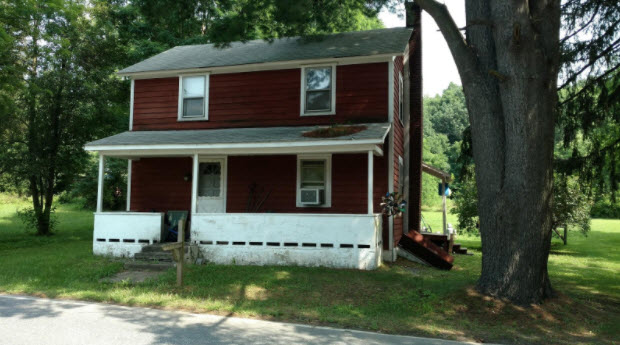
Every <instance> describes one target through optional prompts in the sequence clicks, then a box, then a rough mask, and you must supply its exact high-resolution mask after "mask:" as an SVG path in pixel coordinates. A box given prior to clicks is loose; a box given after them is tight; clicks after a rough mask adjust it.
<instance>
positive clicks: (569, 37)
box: [560, 4, 600, 45]
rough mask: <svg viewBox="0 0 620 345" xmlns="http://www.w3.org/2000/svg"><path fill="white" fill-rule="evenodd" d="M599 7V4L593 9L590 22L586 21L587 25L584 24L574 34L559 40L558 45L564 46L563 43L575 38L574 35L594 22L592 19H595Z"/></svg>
mask: <svg viewBox="0 0 620 345" xmlns="http://www.w3.org/2000/svg"><path fill="white" fill-rule="evenodd" d="M599 7H600V4H597V5H596V8H595V9H594V11H593V12H594V13H593V14H592V17H590V20H588V22H587V23H585V24H584V25H583V26H582V27H581V28H579V29H578V30H576V31H575V32H573V33H571V34H570V35H568V36H566V37H564V38H562V39H561V40H560V45H562V44H564V42H566V41H568V40H570V39H571V38H573V37H575V36H576V35H578V34H579V33H580V32H582V31H583V30H585V28H587V27H588V26H590V24H592V22H593V21H594V18H596V16H597V14H598V9H599Z"/></svg>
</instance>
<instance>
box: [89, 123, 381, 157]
mask: <svg viewBox="0 0 620 345" xmlns="http://www.w3.org/2000/svg"><path fill="white" fill-rule="evenodd" d="M391 127H392V126H391V125H389V126H387V127H386V128H385V131H384V133H383V135H382V136H381V139H364V140H320V141H307V142H306V141H282V142H267V143H217V144H155V145H144V144H143V145H87V146H85V147H84V150H86V151H98V152H106V151H121V152H122V151H136V150H146V151H168V150H185V151H188V150H189V151H191V152H195V151H200V150H221V151H222V152H225V151H234V150H254V149H256V150H259V151H262V150H265V149H285V150H286V151H290V150H287V149H290V148H293V149H310V148H316V147H327V148H332V149H347V148H351V147H361V146H363V147H365V148H366V151H368V147H374V146H375V145H381V144H383V143H384V142H385V138H386V137H387V135H388V133H389V132H390V128H391ZM369 145H370V146H369ZM371 149H372V148H371ZM296 152H298V151H296Z"/></svg>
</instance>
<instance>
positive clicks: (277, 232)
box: [191, 213, 382, 269]
mask: <svg viewBox="0 0 620 345" xmlns="http://www.w3.org/2000/svg"><path fill="white" fill-rule="evenodd" d="M191 238H192V242H194V243H196V244H198V245H199V247H200V249H201V251H202V253H203V255H204V257H205V258H206V259H207V260H208V261H211V262H214V263H218V264H240V265H300V266H326V267H334V268H356V269H375V268H377V267H378V266H379V265H380V263H381V255H382V241H381V216H380V215H354V214H282V213H280V214H269V213H261V214H249V213H238V214H236V213H228V214H194V215H192V224H191ZM235 242H237V243H235ZM250 242H256V243H260V244H259V245H253V244H251V243H250ZM304 243H306V244H310V243H311V244H315V245H316V247H310V246H304V245H303V244H304ZM286 244H296V246H286ZM321 244H329V245H331V246H332V247H322V246H321ZM342 245H345V247H342ZM347 245H352V246H353V247H352V248H346V246H347ZM366 246H367V247H366Z"/></svg>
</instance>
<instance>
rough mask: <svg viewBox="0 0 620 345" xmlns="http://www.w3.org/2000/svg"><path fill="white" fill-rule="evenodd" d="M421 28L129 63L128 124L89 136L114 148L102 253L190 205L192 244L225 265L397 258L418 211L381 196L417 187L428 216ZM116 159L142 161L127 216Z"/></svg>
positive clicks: (129, 245)
mask: <svg viewBox="0 0 620 345" xmlns="http://www.w3.org/2000/svg"><path fill="white" fill-rule="evenodd" d="M416 37H417V35H416V31H415V30H414V29H413V28H394V29H381V30H371V31H362V32H349V33H340V34H333V35H327V36H325V37H323V38H321V39H319V40H315V39H312V40H307V39H300V38H284V39H275V40H273V41H271V42H268V41H263V40H256V41H250V42H246V43H241V42H235V43H232V44H230V45H229V46H226V47H222V48H218V47H215V46H213V45H211V44H207V45H193V46H180V47H175V48H173V49H170V50H168V51H165V52H163V53H161V54H158V55H156V56H153V57H151V58H149V59H147V60H144V61H142V62H140V63H137V64H135V65H133V66H130V67H128V68H125V69H123V70H121V71H120V72H119V75H121V76H124V77H127V78H130V79H131V108H130V126H129V127H130V128H129V131H127V132H124V133H121V134H118V135H114V136H111V137H108V138H104V139H101V140H97V141H94V142H91V143H89V144H87V145H86V149H87V150H89V151H95V152H97V153H98V154H99V157H100V170H99V199H98V205H97V211H96V213H95V229H94V238H93V249H94V252H95V254H107V255H116V256H129V257H131V256H132V255H133V254H135V253H136V252H138V251H140V249H141V247H142V246H144V245H146V244H148V243H153V242H161V241H164V240H165V239H164V238H162V235H161V234H162V223H163V222H164V217H165V213H166V212H168V211H171V210H175V211H179V210H181V211H182V210H185V211H187V213H188V227H189V231H190V239H189V241H190V242H191V243H193V244H196V245H197V246H198V247H199V248H200V250H201V251H202V253H203V255H204V257H205V258H206V259H207V260H208V261H211V262H215V263H224V264H226V263H235V264H258V265H262V264H275V265H278V264H287V265H288V264H292V265H309V266H328V267H345V268H359V269H372V268H375V267H377V266H378V265H380V263H381V262H382V260H389V261H391V260H393V259H394V258H395V255H396V254H395V250H394V248H395V246H396V245H397V243H398V240H399V238H400V236H401V235H402V233H403V217H396V218H394V219H392V218H387V217H385V216H383V215H382V214H381V209H380V206H379V204H380V203H381V196H383V195H384V194H385V193H387V192H393V191H401V192H404V193H405V195H407V199H408V201H409V206H410V207H409V211H408V212H411V213H414V214H416V213H417V214H419V203H420V201H419V198H420V165H421V157H420V154H421V144H422V142H421V133H418V132H419V131H420V130H421V126H420V123H421V114H420V112H419V111H420V108H419V107H418V108H417V110H416V109H412V107H410V106H409V104H410V103H414V102H409V99H410V97H419V96H420V95H421V94H420V92H419V90H420V89H421V85H420V83H421V78H420V73H419V65H420V61H419V51H416V50H419V48H418V45H417V44H416ZM412 52H413V53H412ZM415 56H417V60H416V61H410V60H411V59H412V57H415ZM410 66H413V67H410ZM412 69H413V71H412ZM416 71H417V72H416ZM411 95H416V96H411ZM420 102H421V99H418V100H417V101H416V102H415V103H416V104H420ZM410 123H411V124H412V127H411V128H412V131H416V130H418V132H416V133H418V134H415V133H414V134H412V135H409V128H410ZM416 126H417V127H416ZM416 128H417V129H416ZM409 138H411V140H410V139H409ZM411 148H413V150H414V151H415V152H413V153H412V154H409V151H410V149H411ZM105 157H120V158H124V159H127V160H128V169H129V172H128V176H129V178H128V190H127V210H126V212H104V210H102V195H101V194H102V190H103V183H104V174H105ZM405 163H407V164H405ZM409 170H410V171H412V174H415V176H416V177H415V178H412V179H409V178H408V176H409V174H408V173H407V172H408V171H409ZM412 176H413V175H412ZM406 184H407V187H406V186H405V185H406ZM411 191H413V192H411ZM414 219H415V216H414ZM405 221H406V219H405ZM414 222H415V220H414ZM413 224H415V223H413ZM418 224H419V221H418ZM414 228H415V227H414Z"/></svg>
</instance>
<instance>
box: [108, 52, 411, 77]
mask: <svg viewBox="0 0 620 345" xmlns="http://www.w3.org/2000/svg"><path fill="white" fill-rule="evenodd" d="M400 55H401V54H400V53H390V54H378V55H369V56H354V57H344V58H326V59H308V60H292V61H276V62H264V63H255V64H245V65H235V66H221V67H206V68H189V69H176V70H165V71H148V72H128V73H117V75H119V76H121V77H131V78H133V79H150V78H165V77H178V76H179V75H180V74H191V73H210V74H226V73H243V72H256V71H269V70H279V69H292V68H301V67H302V66H305V65H311V64H326V63H333V64H338V65H355V64H364V63H375V62H389V61H392V59H393V58H394V57H395V56H400Z"/></svg>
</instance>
